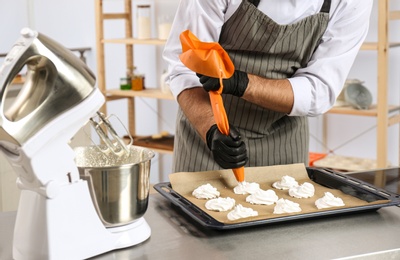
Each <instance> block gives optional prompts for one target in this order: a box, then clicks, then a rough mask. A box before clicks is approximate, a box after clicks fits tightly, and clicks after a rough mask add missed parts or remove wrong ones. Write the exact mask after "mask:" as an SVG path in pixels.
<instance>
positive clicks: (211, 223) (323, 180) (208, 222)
mask: <svg viewBox="0 0 400 260" xmlns="http://www.w3.org/2000/svg"><path fill="white" fill-rule="evenodd" d="M307 174H308V176H309V178H310V180H312V181H314V182H316V183H318V184H320V185H323V186H325V187H328V188H331V189H337V190H340V191H342V192H343V193H345V194H348V195H351V196H354V197H356V198H358V199H361V200H364V201H368V202H373V201H377V200H385V201H386V202H385V203H381V204H371V205H363V206H358V207H352V208H333V209H331V210H325V211H318V212H311V213H303V214H302V213H299V214H294V215H285V216H281V217H275V218H269V219H262V220H255V221H247V222H241V223H232V224H227V223H222V222H219V221H217V220H216V219H214V218H213V217H211V216H210V215H209V214H207V213H206V212H205V211H203V210H202V209H200V208H199V207H197V206H196V205H194V204H193V203H192V202H190V201H188V200H187V199H186V198H185V197H183V196H181V195H180V194H179V193H177V192H176V191H174V190H173V188H172V187H171V184H170V183H169V182H163V183H159V184H156V185H155V186H154V189H155V190H156V191H157V192H159V193H160V194H161V195H162V196H164V197H165V198H166V199H167V200H169V201H170V202H171V203H172V204H173V205H175V206H177V207H178V208H179V209H181V210H182V211H183V212H184V213H185V214H187V215H188V216H189V217H190V218H192V219H193V220H194V221H196V222H197V223H199V224H200V225H201V226H203V227H206V228H210V229H219V230H224V229H235V228H241V227H249V226H257V225H265V224H272V223H280V222H289V221H295V220H303V219H310V218H319V217H325V216H335V215H343V214H351V213H360V212H364V211H375V210H378V209H380V208H382V207H388V206H398V205H400V195H398V194H395V193H392V192H388V191H386V190H383V189H379V188H377V187H375V186H373V185H371V184H368V183H366V182H363V181H360V180H358V179H355V178H352V177H350V176H346V175H344V174H341V173H337V172H333V171H330V170H327V169H319V168H307Z"/></svg>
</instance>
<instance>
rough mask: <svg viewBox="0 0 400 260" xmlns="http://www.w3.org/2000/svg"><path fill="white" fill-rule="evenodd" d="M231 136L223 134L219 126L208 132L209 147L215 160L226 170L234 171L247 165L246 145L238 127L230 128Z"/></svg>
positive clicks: (212, 127) (211, 128)
mask: <svg viewBox="0 0 400 260" xmlns="http://www.w3.org/2000/svg"><path fill="white" fill-rule="evenodd" d="M229 128H230V131H229V136H227V135H224V134H222V133H221V132H220V131H219V130H218V127H217V125H213V126H211V127H210V129H209V130H208V131H207V135H206V138H207V146H208V148H209V149H210V150H211V152H212V153H213V156H214V160H215V161H216V162H217V163H218V164H219V165H220V166H221V167H222V168H224V169H234V168H239V167H242V166H244V165H245V164H246V162H247V160H248V157H247V149H246V144H245V143H244V142H243V140H242V139H241V137H240V133H239V131H238V130H237V128H236V127H234V126H232V125H230V126H229Z"/></svg>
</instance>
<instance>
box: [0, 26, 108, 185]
mask: <svg viewBox="0 0 400 260" xmlns="http://www.w3.org/2000/svg"><path fill="white" fill-rule="evenodd" d="M25 67H26V79H25V83H24V84H23V86H22V88H21V90H20V91H19V93H18V95H17V97H16V98H15V101H14V102H13V103H12V104H11V105H10V106H9V107H6V106H5V100H6V97H7V95H8V92H9V91H10V87H11V85H12V84H11V83H12V81H13V79H14V78H15V77H16V76H17V75H18V73H19V72H20V71H21V69H22V68H25ZM103 103H104V96H103V95H102V93H101V92H100V90H98V89H97V88H96V87H95V77H94V75H93V73H92V72H91V71H90V70H89V68H88V67H87V66H86V65H85V64H84V63H83V62H82V61H81V60H80V59H79V58H78V57H77V56H76V55H74V54H73V53H72V52H71V51H70V50H68V49H67V48H65V47H63V46H62V45H61V44H59V43H57V42H55V41H54V40H52V39H50V38H48V37H47V36H45V35H43V34H40V33H38V32H36V31H32V30H30V29H28V28H25V29H23V30H22V31H21V37H20V38H19V39H18V40H17V42H16V43H15V44H14V46H13V47H12V49H11V50H10V52H9V53H8V54H7V56H6V58H5V60H4V63H3V64H2V66H1V67H0V152H3V153H4V154H5V155H6V158H7V159H9V161H10V162H11V164H12V166H13V167H14V170H15V171H16V172H17V175H18V176H19V179H20V180H21V181H22V182H24V185H25V186H29V187H31V188H32V189H37V188H38V187H41V186H43V185H47V183H48V182H49V181H53V180H57V181H59V182H60V183H68V182H73V181H75V180H78V179H79V174H78V171H77V169H76V165H75V164H74V153H73V150H72V148H71V147H69V146H68V142H69V141H70V140H71V138H72V137H73V136H74V135H75V134H76V133H77V132H78V131H79V129H80V128H81V127H82V126H84V125H85V124H86V123H87V122H88V121H89V119H90V118H91V117H92V116H93V115H95V114H96V111H98V110H99V109H100V107H101V106H102V105H103ZM67 175H68V176H67Z"/></svg>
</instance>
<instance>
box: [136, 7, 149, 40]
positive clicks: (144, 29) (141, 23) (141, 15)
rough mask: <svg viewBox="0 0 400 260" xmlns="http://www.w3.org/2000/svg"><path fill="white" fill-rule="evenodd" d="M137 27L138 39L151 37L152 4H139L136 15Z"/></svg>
mask: <svg viewBox="0 0 400 260" xmlns="http://www.w3.org/2000/svg"><path fill="white" fill-rule="evenodd" d="M136 26H137V27H136V29H137V38H138V39H142V40H144V39H150V38H151V8H150V5H138V6H137V16H136Z"/></svg>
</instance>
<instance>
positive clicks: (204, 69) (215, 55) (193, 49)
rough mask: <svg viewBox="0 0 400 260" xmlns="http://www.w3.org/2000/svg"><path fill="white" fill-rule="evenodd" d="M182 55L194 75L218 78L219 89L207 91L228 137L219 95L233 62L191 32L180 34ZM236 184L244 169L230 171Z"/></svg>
mask: <svg viewBox="0 0 400 260" xmlns="http://www.w3.org/2000/svg"><path fill="white" fill-rule="evenodd" d="M180 41H181V44H182V54H181V55H180V56H179V58H180V60H181V61H182V63H183V64H184V65H185V66H186V67H188V68H189V69H191V70H192V71H194V72H196V73H200V74H202V75H205V76H208V77H213V78H219V83H220V88H219V90H217V91H209V92H208V93H209V96H210V102H211V107H212V111H213V114H214V119H215V122H216V124H217V127H218V130H219V131H220V132H221V133H223V134H224V135H229V122H228V117H227V116H226V111H225V107H224V103H223V101H222V97H221V93H222V90H223V87H224V86H223V84H222V79H227V78H230V77H231V76H232V75H233V73H234V72H235V67H234V65H233V62H232V61H231V59H230V58H229V55H228V53H227V52H226V51H225V50H224V49H223V48H222V46H221V45H220V44H219V43H217V42H201V41H200V40H199V39H198V38H197V37H196V36H195V35H194V34H193V33H192V32H191V31H189V30H186V31H184V32H182V33H181V35H180ZM232 171H233V173H234V174H235V178H236V180H237V181H238V182H243V181H244V167H243V166H242V167H240V168H235V169H232Z"/></svg>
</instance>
